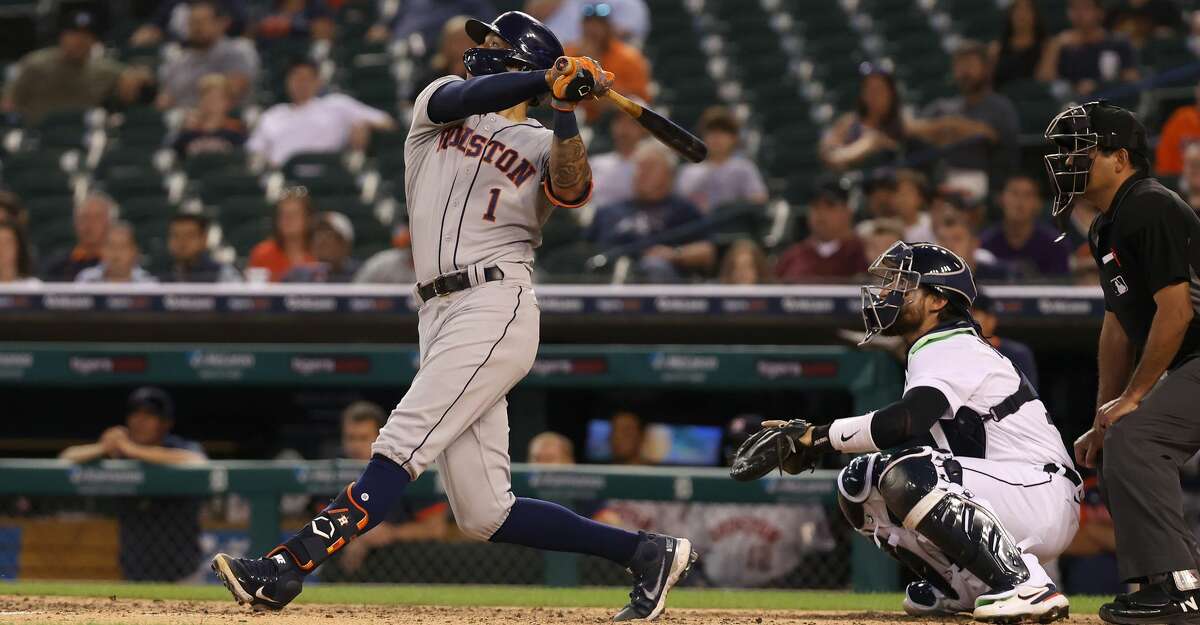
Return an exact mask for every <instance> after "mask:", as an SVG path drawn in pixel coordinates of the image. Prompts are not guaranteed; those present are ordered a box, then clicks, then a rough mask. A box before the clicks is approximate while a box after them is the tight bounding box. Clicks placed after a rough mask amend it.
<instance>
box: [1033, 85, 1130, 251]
mask: <svg viewBox="0 0 1200 625" xmlns="http://www.w3.org/2000/svg"><path fill="white" fill-rule="evenodd" d="M1045 137H1046V140H1047V141H1049V142H1051V143H1052V144H1054V146H1055V147H1056V148H1057V150H1058V151H1057V153H1055V154H1047V155H1046V157H1045V158H1046V173H1047V174H1048V175H1049V176H1050V184H1051V188H1052V189H1053V190H1054V205H1053V206H1052V207H1051V209H1050V214H1051V216H1053V217H1054V218H1055V219H1056V220H1057V221H1058V223H1059V224H1060V227H1061V226H1063V225H1064V223H1065V219H1066V216H1067V215H1069V214H1070V208H1071V202H1072V200H1074V199H1075V197H1076V196H1077V195H1080V194H1082V193H1083V192H1084V191H1085V190H1087V186H1088V179H1089V177H1090V174H1091V171H1092V155H1091V151H1092V150H1093V149H1095V148H1099V149H1101V150H1105V151H1106V152H1107V151H1109V150H1117V149H1121V148H1124V149H1126V150H1128V151H1129V153H1130V155H1131V156H1132V155H1141V156H1143V157H1144V156H1146V155H1148V154H1149V151H1150V146H1149V142H1148V141H1147V139H1146V128H1145V127H1144V126H1142V123H1141V122H1140V121H1138V119H1137V117H1135V116H1134V115H1133V113H1131V112H1129V111H1127V110H1125V109H1123V108H1121V107H1119V106H1113V105H1111V104H1108V103H1106V102H1104V101H1103V100H1100V101H1097V102H1088V103H1087V104H1078V105H1074V106H1071V107H1069V108H1067V109H1066V110H1065V111H1063V112H1061V113H1059V114H1058V115H1055V116H1054V119H1052V120H1050V125H1049V126H1047V127H1046V133H1045ZM1064 230H1065V228H1064ZM1060 238H1061V237H1060Z"/></svg>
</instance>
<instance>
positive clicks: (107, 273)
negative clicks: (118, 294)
mask: <svg viewBox="0 0 1200 625" xmlns="http://www.w3.org/2000/svg"><path fill="white" fill-rule="evenodd" d="M141 256H142V253H141V250H139V249H138V243H137V238H135V237H134V234H133V226H132V225H130V224H129V223H128V222H125V221H116V222H113V224H112V226H110V227H109V228H108V234H107V236H106V237H105V238H104V247H102V248H101V249H100V262H99V263H98V264H96V265H93V266H91V267H88V268H87V269H83V270H82V271H80V272H79V275H77V276H75V281H76V282H80V283H84V282H91V283H96V282H110V283H132V284H149V283H153V282H158V278H155V277H154V275H153V274H151V273H150V272H149V271H146V270H145V269H143V268H142V266H141V265H140V264H139V263H140V261H141Z"/></svg>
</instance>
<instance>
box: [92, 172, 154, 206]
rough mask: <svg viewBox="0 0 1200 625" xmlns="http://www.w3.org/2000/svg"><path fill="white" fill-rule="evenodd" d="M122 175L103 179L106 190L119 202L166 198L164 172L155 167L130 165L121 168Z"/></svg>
mask: <svg viewBox="0 0 1200 625" xmlns="http://www.w3.org/2000/svg"><path fill="white" fill-rule="evenodd" d="M119 171H120V175H115V174H114V175H110V176H109V177H107V178H105V179H104V180H103V181H102V183H101V184H102V185H103V187H104V190H105V191H106V192H107V193H108V194H109V195H111V196H113V198H115V199H116V200H117V201H118V202H125V201H127V200H132V199H141V198H154V199H159V200H165V199H166V197H167V190H166V188H165V187H164V186H163V179H162V174H161V173H159V171H158V170H157V169H154V168H153V167H146V166H137V165H129V166H123V167H121V168H120V170H119Z"/></svg>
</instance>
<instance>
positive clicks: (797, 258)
mask: <svg viewBox="0 0 1200 625" xmlns="http://www.w3.org/2000/svg"><path fill="white" fill-rule="evenodd" d="M848 202H849V193H848V192H847V191H846V189H845V187H843V186H842V184H841V182H840V181H839V180H838V179H837V178H834V177H829V178H826V179H825V180H822V181H821V182H819V183H818V185H817V189H816V196H815V197H814V198H813V199H812V201H811V202H809V204H808V231H809V233H810V234H809V236H808V238H807V239H805V240H803V241H801V242H799V243H796V244H793V245H792V246H791V247H789V248H788V249H787V250H785V251H784V252H783V254H781V255H780V257H779V261H778V262H777V263H776V264H775V276H776V277H777V278H778V279H779V281H780V282H792V283H796V282H822V281H834V280H837V279H840V278H849V277H850V276H853V275H855V274H857V273H860V272H862V271H865V270H866V268H867V263H866V259H865V258H864V257H863V245H862V241H859V239H858V236H856V235H855V234H854V211H853V210H852V209H851V208H850V205H849V204H848Z"/></svg>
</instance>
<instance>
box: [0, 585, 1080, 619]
mask: <svg viewBox="0 0 1200 625" xmlns="http://www.w3.org/2000/svg"><path fill="white" fill-rule="evenodd" d="M626 592H627V590H626V589H624V588H596V587H586V588H546V587H538V586H436V585H405V586H395V585H363V584H356V585H334V584H315V585H312V586H311V587H309V588H306V589H305V591H304V594H303V595H301V596H300V597H299V599H297V601H296V602H295V604H294V605H292V606H289V607H288V609H286V610H284V611H283V612H279V613H271V614H261V613H255V612H251V611H249V610H247V609H245V608H240V607H239V606H236V605H235V604H233V602H232V601H230V599H229V595H228V593H227V592H226V591H225V589H224V588H223V587H221V586H216V585H180V584H131V583H102V582H37V581H27V582H12V583H0V624H8V623H13V624H17V623H20V624H22V625H24V624H29V623H39V624H41V623H46V624H63V625H83V624H87V625H157V624H159V623H170V624H172V625H176V624H178V625H191V624H193V623H199V624H205V625H207V624H221V625H224V624H232V623H241V622H248V623H253V624H255V625H268V624H269V625H276V624H279V625H309V624H311V623H318V622H323V623H328V622H329V621H328V620H327V619H331V618H334V619H343V620H344V618H346V617H348V616H352V617H353V618H354V619H355V622H356V623H364V622H365V623H376V622H378V623H446V624H447V625H459V624H467V623H470V624H479V625H491V624H498V623H563V624H566V623H601V622H606V621H607V620H608V618H610V616H611V613H612V612H613V611H615V609H616V608H618V607H620V606H621V605H622V604H623V603H624V602H625V601H626V600H627V598H626ZM900 600H901V595H899V594H890V593H877V594H866V593H851V592H834V591H782V590H711V589H689V588H682V589H678V590H676V591H675V592H673V593H672V594H671V602H670V609H669V610H668V613H667V614H666V615H664V617H663V620H662V622H664V623H678V624H691V623H721V624H726V623H728V624H734V623H755V624H758V623H780V624H783V623H808V624H809V625H813V623H814V622H815V621H819V622H822V623H823V624H828V625H838V624H840V623H843V622H844V623H848V624H854V625H860V624H867V625H875V624H879V623H894V622H896V621H903V620H909V619H908V618H907V617H905V616H903V614H901V613H900V612H899V607H900ZM1071 600H1072V605H1071V607H1072V612H1073V613H1074V614H1075V615H1076V616H1075V617H1074V618H1072V619H1071V622H1079V623H1083V622H1088V623H1091V622H1094V621H1095V618H1094V616H1090V615H1094V614H1095V613H1096V609H1097V608H1098V607H1099V605H1100V603H1101V602H1102V601H1103V598H1101V597H1072V598H1071Z"/></svg>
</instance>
